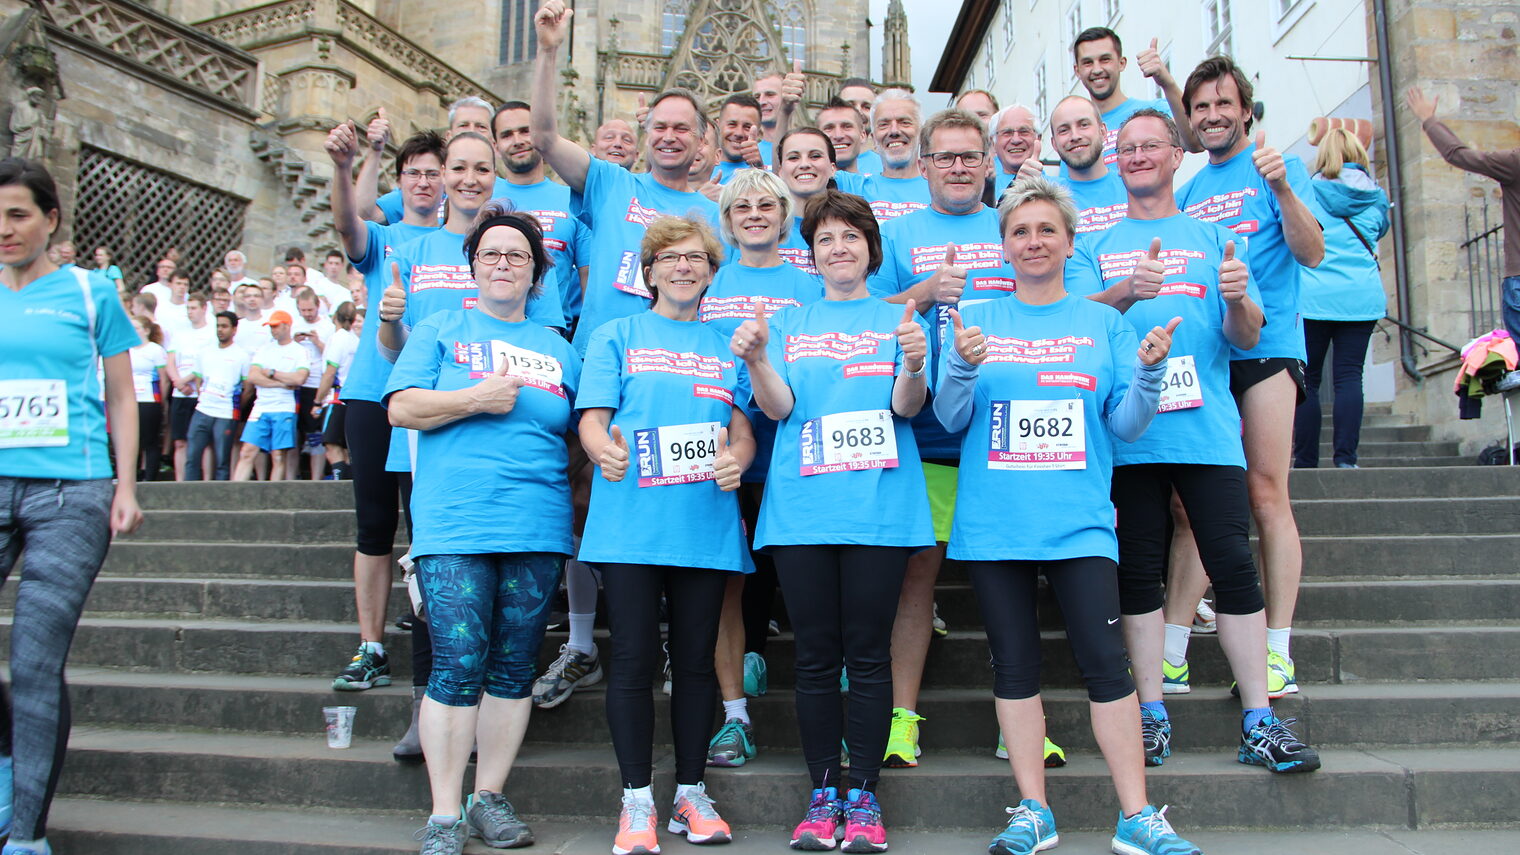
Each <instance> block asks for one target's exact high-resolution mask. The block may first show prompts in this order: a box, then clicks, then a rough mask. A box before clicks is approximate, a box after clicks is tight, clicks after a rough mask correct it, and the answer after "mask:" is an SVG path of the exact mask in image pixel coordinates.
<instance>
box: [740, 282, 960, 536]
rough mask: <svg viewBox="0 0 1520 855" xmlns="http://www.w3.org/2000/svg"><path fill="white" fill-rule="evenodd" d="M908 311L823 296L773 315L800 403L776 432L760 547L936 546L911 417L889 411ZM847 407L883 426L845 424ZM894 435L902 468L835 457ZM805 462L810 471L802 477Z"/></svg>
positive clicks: (777, 344) (781, 369)
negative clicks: (899, 326) (869, 465)
mask: <svg viewBox="0 0 1520 855" xmlns="http://www.w3.org/2000/svg"><path fill="white" fill-rule="evenodd" d="M902 314H903V309H902V307H901V306H894V305H892V304H891V303H887V302H884V301H882V300H878V299H876V298H874V297H866V298H862V299H858V300H819V301H817V302H815V303H809V304H808V305H806V306H799V307H796V308H791V309H782V310H781V311H779V312H777V313H776V316H775V317H773V318H771V329H770V345H769V349H768V356H769V359H770V363H771V365H772V366H773V367H774V368H775V369H776V373H777V374H780V375H781V379H782V381H784V382H785V383H786V384H787V385H788V386H790V387H791V390H792V395H793V396H794V397H795V398H796V402H795V404H794V405H793V407H792V411H791V413H790V414H788V415H787V417H786V418H785V419H782V420H781V422H780V424H779V425H778V426H777V429H776V446H775V450H774V451H773V452H772V454H771V466H770V472H769V475H768V476H767V479H766V481H767V483H766V501H765V502H764V503H762V504H761V506H760V523H759V525H758V526H757V527H756V531H755V547H756V548H757V549H758V548H763V547H770V546H788V545H794V544H853V545H862V546H908V547H928V546H932V545H933V544H934V529H933V526H932V525H931V524H930V522H929V496H928V487H927V486H926V485H925V483H924V470H923V467H922V465H920V461H919V457H918V444H917V443H916V442H915V441H914V439H913V429H912V428H911V427H910V426H909V424H908V420H907V419H904V418H900V417H898V416H897V415H895V414H891V409H892V386H893V383H894V382H895V380H896V375H897V372H898V371H900V370H901V369H902V349H901V348H899V347H898V346H897V324H898V322H899V321H901V320H902ZM924 406H925V407H928V404H927V403H925V404H924ZM847 413H866V414H874V415H875V416H876V418H875V420H876V421H879V422H880V425H879V426H878V427H874V428H873V427H869V426H861V423H860V422H858V421H855V420H849V421H848V423H846V424H840V423H839V422H840V419H839V418H838V416H840V415H841V414H847ZM826 417H827V418H826ZM888 422H890V425H888ZM867 425H869V420H868V421H867ZM836 432H837V433H839V434H840V436H838V437H835V436H833V434H835V433H836ZM888 432H889V433H890V435H891V436H892V437H893V439H894V440H895V441H896V446H897V457H896V465H894V466H890V467H884V468H861V467H860V465H859V464H851V463H849V462H831V461H837V460H838V459H839V458H840V457H845V458H848V457H849V456H851V455H854V454H856V452H855V451H852V450H851V441H853V442H854V445H855V446H856V447H859V448H860V449H862V450H872V449H880V448H882V447H883V436H882V434H883V433H888ZM804 436H806V438H807V448H806V450H804V448H803V444H804ZM836 440H838V441H836ZM882 462H885V461H882ZM804 466H806V467H807V468H808V470H809V471H811V472H813V474H809V475H804V474H803V469H804Z"/></svg>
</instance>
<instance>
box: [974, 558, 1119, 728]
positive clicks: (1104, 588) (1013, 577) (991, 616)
mask: <svg viewBox="0 0 1520 855" xmlns="http://www.w3.org/2000/svg"><path fill="white" fill-rule="evenodd" d="M966 566H967V567H968V568H969V570H970V572H971V586H972V589H973V590H975V591H976V599H977V603H978V604H980V605H981V608H982V623H983V624H984V625H985V626H986V627H987V644H988V646H989V647H991V648H992V671H993V674H994V681H993V689H992V693H993V694H994V695H996V696H997V697H999V698H1004V699H1006V700H1022V699H1024V698H1032V697H1034V696H1035V695H1038V694H1039V693H1040V623H1039V617H1038V615H1037V614H1036V611H1037V610H1036V607H1035V603H1036V591H1035V588H1036V582H1037V581H1038V579H1039V575H1040V573H1041V571H1043V572H1044V573H1045V579H1046V581H1047V582H1049V583H1050V588H1051V590H1052V591H1053V592H1054V593H1055V595H1056V602H1057V603H1059V604H1060V606H1061V615H1062V617H1064V618H1065V620H1066V638H1067V639H1068V640H1069V641H1070V642H1071V651H1072V654H1073V655H1074V656H1075V657H1076V660H1077V667H1078V668H1080V669H1081V670H1082V680H1083V681H1084V682H1086V683H1087V698H1088V700H1090V701H1092V702H1093V703H1097V704H1106V703H1108V702H1110V701H1117V700H1119V699H1120V698H1123V697H1127V696H1129V695H1130V693H1132V692H1134V691H1135V681H1134V680H1133V679H1131V678H1130V674H1129V663H1128V661H1127V660H1126V659H1125V655H1124V633H1123V630H1122V628H1121V627H1120V626H1119V582H1118V578H1117V577H1118V571H1119V568H1118V565H1117V564H1115V563H1114V562H1113V561H1111V560H1110V559H1107V558H1098V557H1087V558H1067V559H1064V560H1061V561H968V562H967V563H966Z"/></svg>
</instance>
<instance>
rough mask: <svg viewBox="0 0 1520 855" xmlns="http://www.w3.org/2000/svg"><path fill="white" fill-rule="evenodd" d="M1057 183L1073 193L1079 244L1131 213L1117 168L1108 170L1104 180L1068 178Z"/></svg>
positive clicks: (1126, 192)
mask: <svg viewBox="0 0 1520 855" xmlns="http://www.w3.org/2000/svg"><path fill="white" fill-rule="evenodd" d="M1055 180H1056V183H1057V184H1060V185H1061V186H1062V187H1065V188H1066V189H1067V190H1069V191H1071V198H1072V201H1073V202H1075V203H1076V205H1077V240H1079V241H1080V240H1083V239H1084V237H1085V236H1086V235H1090V234H1092V233H1093V232H1101V231H1103V230H1104V229H1106V228H1108V227H1109V226H1111V225H1113V224H1114V223H1116V222H1118V221H1119V220H1122V219H1124V217H1125V214H1126V213H1128V211H1129V191H1127V190H1125V189H1124V181H1123V180H1122V179H1120V177H1119V170H1117V169H1109V170H1108V172H1107V173H1105V174H1104V175H1103V177H1102V178H1097V179H1094V180H1092V181H1076V180H1074V179H1072V177H1071V176H1069V175H1067V176H1062V177H1060V178H1057V179H1055Z"/></svg>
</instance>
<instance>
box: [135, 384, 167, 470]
mask: <svg viewBox="0 0 1520 855" xmlns="http://www.w3.org/2000/svg"><path fill="white" fill-rule="evenodd" d="M137 446H138V447H139V448H141V449H142V462H143V476H142V480H144V481H157V480H158V470H159V467H161V466H162V465H163V462H164V405H163V404H160V403H159V402H157V401H138V402H137Z"/></svg>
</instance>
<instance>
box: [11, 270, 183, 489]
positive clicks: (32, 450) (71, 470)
mask: <svg viewBox="0 0 1520 855" xmlns="http://www.w3.org/2000/svg"><path fill="white" fill-rule="evenodd" d="M139 341H140V339H139V338H138V335H137V330H135V329H133V328H132V322H131V321H130V320H128V319H127V313H126V310H125V309H123V308H122V307H121V300H120V299H119V298H118V297H117V295H116V288H115V286H114V285H113V286H110V287H105V286H101V285H99V284H97V283H96V282H95V281H94V280H93V278H92V277H91V276H90V275H89V274H88V273H87V272H86V271H84V270H82V269H80V268H77V267H76V268H74V269H73V270H55V271H53V272H52V273H49V274H47V275H46V276H41V277H39V278H37V279H35V280H33V281H32V282H30V283H28V284H27V285H26V286H25V287H23V288H22V289H21V290H19V291H12V290H11V289H9V288H5V287H0V475H3V476H6V477H9V478H56V479H62V480H67V481H84V480H90V479H95V478H110V477H111V475H112V467H111V455H110V452H109V450H108V449H107V446H106V415H105V389H104V388H102V386H101V381H100V376H101V375H100V373H99V371H98V370H97V365H98V360H99V359H103V358H105V357H110V356H115V355H116V354H118V353H125V352H126V351H128V350H131V349H132V348H133V347H135V346H136V345H137V344H138V342H139ZM155 441H156V440H155Z"/></svg>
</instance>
